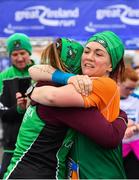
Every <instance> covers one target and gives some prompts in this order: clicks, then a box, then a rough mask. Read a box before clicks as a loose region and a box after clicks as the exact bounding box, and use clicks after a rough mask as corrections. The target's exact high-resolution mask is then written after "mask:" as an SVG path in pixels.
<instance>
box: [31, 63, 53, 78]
mask: <svg viewBox="0 0 139 180" xmlns="http://www.w3.org/2000/svg"><path fill="white" fill-rule="evenodd" d="M55 71H56V69H55V68H53V67H52V66H51V65H44V64H40V65H34V66H31V67H30V68H29V74H30V76H31V78H32V79H33V80H34V81H51V80H52V74H53V73H54V72H55Z"/></svg>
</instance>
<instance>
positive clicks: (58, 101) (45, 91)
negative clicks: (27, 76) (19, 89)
mask: <svg viewBox="0 0 139 180" xmlns="http://www.w3.org/2000/svg"><path fill="white" fill-rule="evenodd" d="M31 99H32V100H34V101H36V102H38V103H40V104H43V105H47V106H57V107H84V101H83V98H82V96H81V94H79V93H78V92H77V91H76V90H75V88H74V87H73V85H71V84H69V85H66V86H61V87H54V86H42V87H36V88H35V89H34V90H33V92H32V94H31Z"/></svg>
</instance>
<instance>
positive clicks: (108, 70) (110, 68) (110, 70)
mask: <svg viewBox="0 0 139 180" xmlns="http://www.w3.org/2000/svg"><path fill="white" fill-rule="evenodd" d="M107 72H109V73H110V72H112V67H111V65H110V66H109V67H108V68H107Z"/></svg>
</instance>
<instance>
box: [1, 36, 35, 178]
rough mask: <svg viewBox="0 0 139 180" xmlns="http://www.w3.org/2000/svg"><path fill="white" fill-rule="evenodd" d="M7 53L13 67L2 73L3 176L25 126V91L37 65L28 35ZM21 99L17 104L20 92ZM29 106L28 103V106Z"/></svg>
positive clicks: (9, 41)
mask: <svg viewBox="0 0 139 180" xmlns="http://www.w3.org/2000/svg"><path fill="white" fill-rule="evenodd" d="M6 43H7V44H6V46H7V52H8V55H9V58H10V60H11V64H12V65H11V66H10V67H8V68H7V69H6V70H4V71H3V72H1V73H0V118H1V120H2V128H3V147H4V153H3V158H2V165H1V173H0V176H1V177H2V176H3V174H4V172H5V171H6V169H7V166H8V165H9V163H10V160H11V157H12V155H13V151H14V149H15V142H16V138H17V134H18V130H19V127H20V125H21V122H22V119H23V115H24V112H25V106H23V102H26V97H25V94H24V93H25V92H26V89H27V88H28V86H29V85H30V83H31V78H30V77H29V73H28V68H29V67H30V66H31V65H33V64H34V62H33V61H32V60H31V58H30V56H31V54H32V45H31V43H30V39H29V37H28V36H27V35H25V34H22V33H15V34H13V35H11V36H10V37H9V38H8V39H7V41H6ZM17 92H20V93H19V94H18V97H19V98H20V101H19V104H18V105H17V101H16V93H17ZM24 104H25V103H24Z"/></svg>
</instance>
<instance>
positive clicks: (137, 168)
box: [124, 152, 139, 179]
mask: <svg viewBox="0 0 139 180" xmlns="http://www.w3.org/2000/svg"><path fill="white" fill-rule="evenodd" d="M124 168H125V173H126V176H127V179H139V160H138V159H137V157H136V156H135V154H134V153H133V152H130V153H129V154H128V156H126V157H125V158H124Z"/></svg>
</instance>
